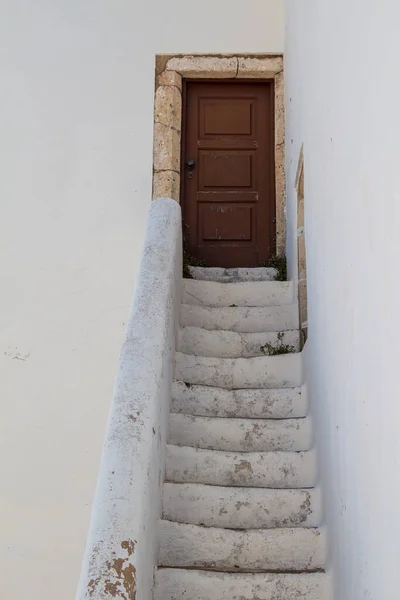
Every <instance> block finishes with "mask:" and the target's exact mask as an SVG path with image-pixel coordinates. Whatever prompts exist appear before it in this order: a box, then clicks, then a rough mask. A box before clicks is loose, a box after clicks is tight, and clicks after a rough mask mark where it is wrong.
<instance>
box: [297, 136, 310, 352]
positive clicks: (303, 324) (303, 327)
mask: <svg viewBox="0 0 400 600" xmlns="http://www.w3.org/2000/svg"><path fill="white" fill-rule="evenodd" d="M296 192H297V288H298V289H297V291H298V299H299V322H300V331H301V336H302V345H304V344H305V342H306V341H307V330H308V317H307V261H306V242H305V229H304V158H303V148H301V152H300V158H299V166H298V168H297V176H296Z"/></svg>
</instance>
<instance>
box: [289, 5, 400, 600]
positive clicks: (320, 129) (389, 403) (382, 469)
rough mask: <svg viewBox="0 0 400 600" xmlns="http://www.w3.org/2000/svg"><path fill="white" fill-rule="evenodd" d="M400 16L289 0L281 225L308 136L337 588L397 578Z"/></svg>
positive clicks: (372, 586) (310, 257)
mask: <svg viewBox="0 0 400 600" xmlns="http://www.w3.org/2000/svg"><path fill="white" fill-rule="evenodd" d="M399 19H400V6H399V4H398V3H397V2H395V1H394V0H382V1H381V2H373V1H369V0H367V1H366V0H336V1H335V2H321V0H307V1H303V2H300V1H299V0H287V29H286V40H287V41H286V84H287V90H286V92H287V106H288V112H287V141H288V155H287V166H288V192H289V199H290V203H289V204H290V206H289V210H288V212H289V215H290V220H291V226H290V228H289V230H290V231H291V232H292V236H291V240H292V242H293V239H294V238H293V232H294V227H295V212H296V211H295V210H294V205H295V202H294V193H293V187H294V178H295V171H296V167H297V160H298V155H299V151H300V146H301V143H302V142H304V164H305V230H306V245H307V275H308V286H309V287H308V292H309V301H308V302H309V303H308V325H309V327H308V328H309V340H308V342H307V350H306V355H307V360H308V374H309V390H310V392H311V396H312V402H313V411H314V415H315V418H316V421H317V422H316V425H317V431H318V438H317V442H318V444H319V447H320V450H321V457H322V462H321V465H320V466H321V478H322V481H323V487H324V490H325V492H326V493H325V501H326V511H327V523H328V526H329V534H330V540H331V544H332V546H331V565H332V567H333V571H334V575H335V581H336V597H335V600H395V599H397V598H398V597H399V589H400V569H399V566H398V556H399V537H400V522H399V518H398V514H397V507H398V506H399V504H400V469H399V465H400V437H399V422H400V402H399V366H398V362H399V349H398V343H399V338H400V316H399V310H398V307H399V302H400V279H399V277H398V276H397V273H398V264H399V256H400V235H399V227H400V179H399V164H400V145H399V131H400V112H399V97H400V81H399V77H398V57H399V53H400V38H399V35H398V23H399ZM292 247H293V245H292ZM291 258H292V259H294V258H295V257H294V253H293V252H292V253H291ZM292 262H293V260H292Z"/></svg>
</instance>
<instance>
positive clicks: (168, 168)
mask: <svg viewBox="0 0 400 600" xmlns="http://www.w3.org/2000/svg"><path fill="white" fill-rule="evenodd" d="M182 78H184V79H235V78H238V79H266V80H267V79H273V80H274V82H275V197H276V251H277V253H278V254H284V253H285V248H286V218H285V203H286V183H285V158H284V153H285V148H284V141H285V115H284V112H285V109H284V80H283V55H282V54H271V55H268V54H259V55H232V54H227V55H175V56H172V55H158V56H157V59H156V92H155V111H154V157H153V162H154V164H153V167H154V172H153V198H157V197H159V195H160V192H165V193H168V195H169V197H171V198H173V199H174V200H176V201H177V202H179V201H180V176H179V173H180V153H181V120H182V100H181V90H182ZM163 172H167V173H168V175H165V176H163V175H162V173H163ZM172 173H176V174H177V175H176V176H173V175H172Z"/></svg>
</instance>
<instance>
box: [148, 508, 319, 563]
mask: <svg viewBox="0 0 400 600" xmlns="http://www.w3.org/2000/svg"><path fill="white" fill-rule="evenodd" d="M158 536H159V554H158V563H159V565H160V566H164V567H196V568H205V569H218V570H228V571H234V570H237V571H240V570H244V571H248V570H251V571H314V570H316V569H323V568H324V566H325V561H326V543H325V532H324V530H323V529H318V528H303V527H297V528H290V529H289V528H287V529H286V528H285V529H249V530H247V531H236V530H232V529H221V528H217V527H198V526H197V525H187V524H184V523H174V522H172V521H164V520H160V521H159V523H158Z"/></svg>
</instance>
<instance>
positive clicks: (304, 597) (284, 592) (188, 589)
mask: <svg viewBox="0 0 400 600" xmlns="http://www.w3.org/2000/svg"><path fill="white" fill-rule="evenodd" d="M330 598H331V584H330V577H329V576H328V575H326V574H325V573H296V574H294V573H254V574H253V573H218V572H211V571H196V570H186V569H168V568H166V569H158V570H157V572H156V576H155V592H154V600H330Z"/></svg>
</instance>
